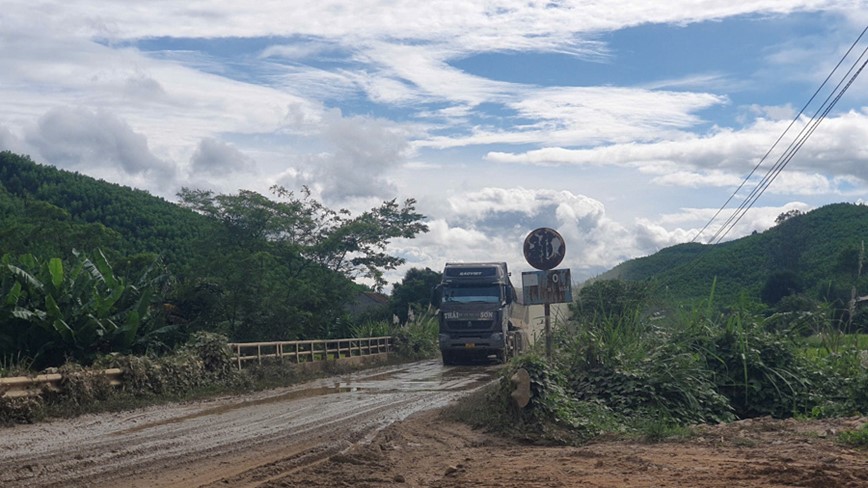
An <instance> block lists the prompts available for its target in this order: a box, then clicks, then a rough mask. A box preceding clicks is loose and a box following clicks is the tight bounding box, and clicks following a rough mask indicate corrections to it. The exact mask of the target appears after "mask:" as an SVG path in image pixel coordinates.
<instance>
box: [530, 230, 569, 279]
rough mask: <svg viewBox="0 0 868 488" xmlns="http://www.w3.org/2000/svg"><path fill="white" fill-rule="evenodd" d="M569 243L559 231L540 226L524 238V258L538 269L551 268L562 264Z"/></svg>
mask: <svg viewBox="0 0 868 488" xmlns="http://www.w3.org/2000/svg"><path fill="white" fill-rule="evenodd" d="M566 252H567V245H566V243H565V242H564V238H563V237H561V235H560V234H558V231H556V230H554V229H549V228H548V227H540V228H539V229H536V230H534V231H532V232H531V233H530V234H528V235H527V238H525V240H524V258H525V259H527V262H528V264H530V265H531V266H533V267H534V268H536V269H541V270H549V269H553V268H554V267H555V266H557V265H559V264H561V261H563V259H564V254H566Z"/></svg>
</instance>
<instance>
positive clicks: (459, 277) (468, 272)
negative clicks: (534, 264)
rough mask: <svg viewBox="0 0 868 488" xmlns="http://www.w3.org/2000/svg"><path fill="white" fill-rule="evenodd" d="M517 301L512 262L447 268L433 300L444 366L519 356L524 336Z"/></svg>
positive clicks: (449, 264) (435, 288)
mask: <svg viewBox="0 0 868 488" xmlns="http://www.w3.org/2000/svg"><path fill="white" fill-rule="evenodd" d="M515 301H516V292H515V288H514V287H513V286H512V282H511V281H510V279H509V270H508V269H507V265H506V263H504V262H486V263H446V266H445V267H444V269H443V278H442V280H441V282H440V283H439V284H438V285H437V286H435V287H434V290H433V292H432V295H431V304H432V305H433V306H434V308H435V309H437V310H438V311H437V315H438V322H439V329H440V331H439V342H440V352H441V354H442V356H443V364H445V365H453V364H457V363H459V362H464V361H466V360H471V359H486V358H488V359H490V358H491V357H492V356H493V357H494V358H495V359H496V360H497V361H499V362H505V361H506V360H507V359H508V358H509V357H510V356H512V355H513V354H515V353H517V352H519V349H520V347H521V344H522V341H521V337H520V331H519V330H518V329H517V328H516V327H514V326H513V323H512V321H511V320H510V317H511V309H512V306H513V303H515Z"/></svg>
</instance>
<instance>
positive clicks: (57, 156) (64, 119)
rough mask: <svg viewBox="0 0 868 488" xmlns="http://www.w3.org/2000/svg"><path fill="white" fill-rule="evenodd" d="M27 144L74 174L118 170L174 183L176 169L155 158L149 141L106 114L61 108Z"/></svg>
mask: <svg viewBox="0 0 868 488" xmlns="http://www.w3.org/2000/svg"><path fill="white" fill-rule="evenodd" d="M27 142H28V144H30V145H31V146H33V147H35V148H36V149H37V150H38V151H39V152H40V154H41V155H42V156H43V157H45V158H46V159H48V160H49V161H52V162H53V163H54V164H56V165H58V166H60V167H63V168H67V169H73V170H81V171H87V170H92V169H93V170H98V169H100V168H110V169H117V170H120V171H122V172H123V173H126V174H127V175H130V176H144V177H148V178H152V179H153V180H154V181H155V182H157V183H160V184H167V183H173V180H174V177H175V173H176V168H175V167H174V165H173V164H172V163H170V162H167V161H163V160H161V159H159V158H157V157H156V156H154V155H153V154H152V153H151V151H150V149H149V148H148V141H147V138H146V137H145V136H144V135H142V134H140V133H137V132H135V131H134V130H133V129H132V128H131V127H130V126H129V125H128V124H127V123H126V122H125V121H124V120H122V119H120V118H119V117H117V116H115V115H114V114H111V113H107V112H104V111H98V112H93V111H91V110H88V109H85V108H73V107H58V108H55V109H52V110H50V111H48V112H47V113H46V114H45V115H43V116H42V117H41V118H40V119H39V122H38V123H37V125H36V126H35V127H33V128H32V129H31V130H30V131H29V132H28V134H27Z"/></svg>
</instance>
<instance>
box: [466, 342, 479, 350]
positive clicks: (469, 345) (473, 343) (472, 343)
mask: <svg viewBox="0 0 868 488" xmlns="http://www.w3.org/2000/svg"><path fill="white" fill-rule="evenodd" d="M474 347H476V343H475V342H465V343H464V348H465V349H473V348H474Z"/></svg>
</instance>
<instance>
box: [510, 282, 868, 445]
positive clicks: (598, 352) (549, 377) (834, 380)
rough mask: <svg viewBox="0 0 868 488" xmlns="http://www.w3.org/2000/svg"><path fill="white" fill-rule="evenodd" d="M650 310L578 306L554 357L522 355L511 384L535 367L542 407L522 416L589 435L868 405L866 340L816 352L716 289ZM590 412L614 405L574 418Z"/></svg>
mask: <svg viewBox="0 0 868 488" xmlns="http://www.w3.org/2000/svg"><path fill="white" fill-rule="evenodd" d="M646 310H647V308H646V307H645V306H644V304H641V303H640V304H637V305H636V306H635V307H633V308H630V309H624V310H622V311H621V313H609V314H606V313H597V314H588V313H583V314H576V316H574V317H573V320H571V321H569V322H568V323H567V324H565V325H564V326H563V327H561V328H559V329H558V330H557V332H556V335H555V339H556V340H555V351H554V354H553V357H552V358H551V360H547V359H545V358H541V357H537V358H536V359H535V360H533V361H528V360H526V359H524V358H522V357H520V358H518V359H517V360H515V361H513V362H512V363H511V364H510V367H509V369H508V370H507V371H506V372H505V375H504V380H503V382H502V384H504V385H508V384H509V383H508V378H509V375H510V374H511V371H513V370H514V369H515V368H517V367H525V369H528V371H529V373H531V380H532V384H533V385H535V388H536V390H535V391H534V395H535V397H536V398H537V401H536V402H534V401H532V402H531V407H530V408H531V409H536V411H537V415H536V417H534V416H533V415H529V414H528V413H527V412H519V413H518V414H517V415H519V417H520V418H521V420H522V422H525V423H528V422H529V421H528V419H536V423H533V422H530V423H528V425H531V428H537V429H544V427H541V426H542V425H544V424H545V421H544V420H543V418H548V419H549V420H550V421H553V422H555V424H557V425H559V426H561V427H565V428H571V427H570V426H581V428H580V429H578V430H576V431H575V435H577V436H579V437H582V438H586V437H587V435H588V433H590V432H594V431H597V430H601V431H606V429H609V428H611V427H610V426H609V427H606V426H604V425H603V424H606V423H609V424H611V420H612V419H617V422H616V423H617V424H618V425H621V426H622V427H624V428H627V429H628V430H631V429H632V430H633V431H635V432H638V433H640V434H641V435H645V436H646V437H648V438H657V437H659V436H660V435H662V434H664V433H666V432H678V431H679V430H680V429H678V427H679V426H684V425H689V424H692V423H696V422H721V421H728V420H732V419H736V418H749V417H757V416H768V415H770V416H775V417H790V416H804V415H808V416H811V415H813V416H829V415H850V414H854V413H859V412H861V413H863V414H864V413H868V352H866V353H864V354H865V356H866V357H864V358H862V357H861V356H860V354H862V353H861V352H860V351H859V349H858V345H860V344H862V343H861V342H860V341H862V340H863V339H861V338H860V337H856V336H847V337H845V338H835V341H836V342H834V343H830V344H829V345H828V346H829V348H830V349H829V350H830V351H835V352H829V353H828V354H825V355H823V356H817V355H815V356H814V357H811V356H810V355H807V354H805V353H804V350H805V346H804V340H803V338H802V333H801V332H800V331H798V330H796V329H788V328H784V329H780V330H779V328H778V327H776V326H773V325H770V324H769V317H768V316H766V315H764V314H763V313H761V312H762V310H761V309H759V308H758V307H757V306H755V305H754V304H752V303H750V302H747V301H742V302H740V303H738V304H736V305H735V306H733V307H729V308H726V309H721V308H719V307H717V306H716V305H715V304H714V294H713V291H712V293H711V294H710V295H709V298H708V299H707V300H706V301H704V302H702V303H699V304H697V305H695V306H693V307H679V308H672V309H668V310H665V309H660V310H658V311H657V312H655V313H653V314H652V313H648V312H647V311H646ZM815 319H816V318H815ZM830 328H831V326H830ZM814 340H817V339H814ZM840 341H844V342H845V343H846V342H847V341H850V342H851V343H852V344H854V345H855V346H854V347H850V346H848V347H843V346H842V345H841V342H840ZM854 351H855V354H854V353H853V352H854ZM842 353H846V358H845V357H844V356H842ZM860 359H861V360H863V361H861V362H860ZM539 362H542V363H543V365H540V364H538V363H539ZM862 362H865V363H866V364H864V365H863V364H862ZM534 375H536V376H534ZM504 398H507V397H504ZM507 399H508V398H507ZM546 399H548V400H546ZM513 409H514V408H513ZM589 411H592V412H597V413H598V414H599V413H601V412H602V413H605V412H608V414H605V415H597V416H596V417H593V416H592V417H589V418H596V419H598V420H599V422H601V423H600V424H599V425H596V427H599V429H595V428H594V426H590V427H589V426H588V425H587V421H588V420H587V419H585V421H584V423H583V421H581V420H580V419H576V418H573V417H572V416H573V415H580V414H581V415H587V414H588V412H589ZM581 412H584V413H581ZM533 426H536V427H533Z"/></svg>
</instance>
